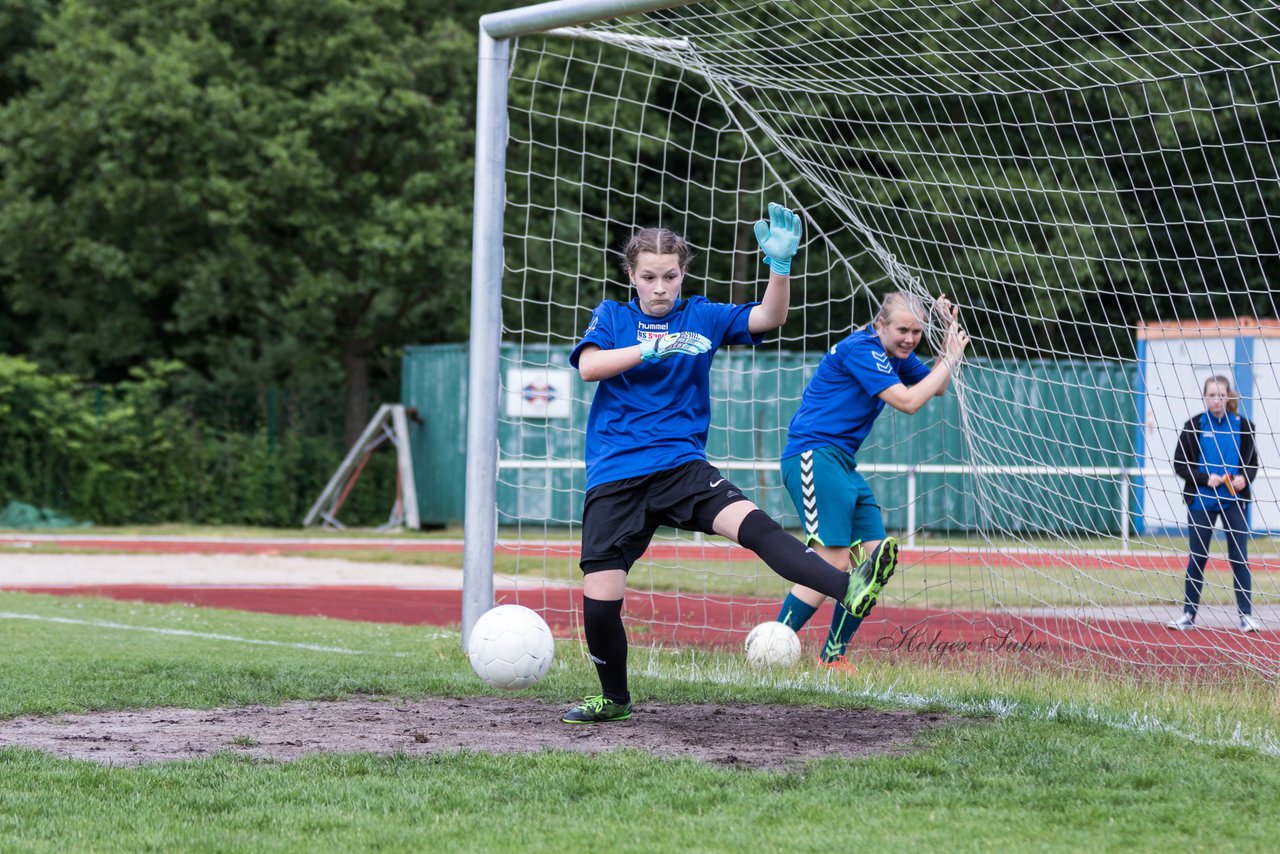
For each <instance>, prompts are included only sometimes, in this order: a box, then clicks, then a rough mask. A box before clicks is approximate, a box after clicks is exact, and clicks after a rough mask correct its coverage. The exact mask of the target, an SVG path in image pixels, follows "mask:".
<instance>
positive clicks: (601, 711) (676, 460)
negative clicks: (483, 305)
mask: <svg viewBox="0 0 1280 854" xmlns="http://www.w3.org/2000/svg"><path fill="white" fill-rule="evenodd" d="M755 235H756V240H757V242H758V243H759V244H760V248H761V250H762V251H763V252H764V255H765V259H764V260H765V263H767V264H768V265H769V271H770V272H769V283H768V285H767V286H766V288H765V291H764V294H763V295H762V298H761V300H760V302H758V303H745V304H741V305H735V304H727V303H717V302H712V301H710V300H708V299H707V298H706V297H702V296H690V297H682V293H681V291H682V287H683V285H684V281H685V276H686V274H687V273H688V270H689V260H690V258H691V255H692V253H691V250H690V248H689V244H688V243H687V242H686V241H685V240H684V238H682V237H681V236H680V235H678V234H676V233H674V232H672V231H670V230H668V229H664V228H646V229H642V230H640V231H639V232H637V233H636V234H635V235H634V236H633V237H632V238H631V240H630V242H629V243H628V244H627V246H626V248H625V250H624V252H623V255H624V260H625V267H624V269H625V272H626V275H627V278H628V279H629V280H630V282H631V284H632V285H633V286H634V287H635V291H636V296H635V298H633V299H632V300H631V301H630V302H626V303H620V302H614V301H605V302H603V303H601V304H600V305H599V306H598V307H597V308H596V310H595V311H594V312H593V313H592V315H591V322H590V323H589V325H588V326H587V329H586V331H585V332H584V333H583V336H582V340H581V341H580V342H579V343H578V345H577V346H576V347H575V348H574V349H573V352H572V353H571V354H570V355H569V362H570V364H572V365H573V366H574V367H575V368H577V369H578V372H579V373H580V374H581V376H582V378H583V379H584V380H586V381H587V382H593V383H598V385H597V387H596V393H595V397H594V398H593V399H592V401H591V411H590V413H589V415H588V416H587V436H586V440H587V441H586V465H587V484H586V486H587V491H586V498H585V501H584V504H583V510H582V556H581V559H580V561H579V566H580V567H581V569H582V572H583V585H582V588H583V600H582V603H583V604H582V625H583V632H584V634H585V636H586V641H587V651H588V653H589V654H590V656H591V660H592V661H593V662H594V663H595V665H596V672H597V675H598V676H599V679H600V687H601V693H600V694H598V695H595V696H589V697H587V698H586V699H585V700H584V701H583V702H582V703H580V704H579V705H577V706H574V707H573V708H571V709H569V710H568V711H566V712H565V713H564V715H563V716H562V717H561V720H562V721H564V722H565V723H570V724H586V723H604V722H611V721H624V720H627V719H629V718H630V717H631V713H632V703H631V693H630V690H629V687H628V683H627V634H626V630H625V628H624V626H623V622H622V605H623V597H624V595H625V593H626V586H627V572H628V571H629V570H630V569H631V566H632V565H633V564H634V563H635V561H637V560H638V559H639V558H640V556H641V555H643V554H644V551H645V549H646V548H648V545H649V541H650V539H651V538H652V537H653V534H654V532H655V531H656V530H657V528H658V527H659V526H660V525H668V526H670V527H673V528H679V529H682V530H692V531H700V532H702V533H706V534H713V533H714V534H719V535H720V536H723V537H727V538H729V539H730V540H733V541H734V542H736V543H739V544H740V545H742V546H744V547H746V548H748V549H751V550H752V551H754V552H755V553H756V554H757V555H759V556H760V558H761V559H762V560H763V561H764V562H765V563H766V564H767V565H768V566H769V567H770V568H771V569H773V570H774V571H775V572H777V573H778V574H779V575H781V576H783V577H784V578H786V579H788V580H790V581H793V582H796V583H801V584H804V585H806V586H807V587H811V588H814V589H816V590H821V591H822V592H823V594H824V595H827V596H833V597H835V599H836V600H837V601H843V602H845V603H846V604H847V605H848V606H849V607H850V608H860V607H867V606H866V604H865V603H866V601H867V598H868V596H870V597H871V598H874V593H873V592H871V591H873V590H878V587H876V585H875V579H874V578H863V577H861V576H859V575H858V574H856V573H855V574H854V576H850V575H847V574H845V573H843V572H841V571H839V570H838V569H836V568H835V567H833V566H831V565H830V564H828V563H827V562H825V561H824V560H822V559H821V558H820V557H818V555H816V554H814V553H813V552H812V551H811V550H808V549H806V548H805V547H804V545H803V544H802V543H801V542H800V541H799V540H797V539H796V538H795V537H793V536H791V535H790V534H788V533H787V532H786V531H785V530H784V529H783V528H782V527H781V526H780V525H778V523H777V522H775V521H773V519H771V518H770V517H769V516H768V515H766V514H765V513H764V512H762V511H761V510H760V509H759V508H757V507H756V506H755V504H754V503H752V502H751V501H750V500H749V499H748V498H747V497H746V496H745V495H743V494H742V490H740V489H739V488H738V487H737V486H736V485H734V484H733V483H732V482H731V481H730V480H729V479H728V478H726V477H725V476H724V475H723V474H721V473H720V471H719V470H718V469H716V468H715V467H714V466H712V465H711V464H710V463H709V462H707V458H706V443H707V430H708V427H709V425H710V422H711V385H710V375H711V360H712V358H713V357H714V356H715V353H716V350H717V349H718V348H719V347H721V346H723V345H725V344H746V345H758V344H760V343H761V342H762V341H763V340H764V333H765V332H768V331H770V330H772V329H777V328H778V327H779V326H781V325H782V324H783V322H784V321H785V320H786V318H787V311H788V307H789V303H790V286H791V259H792V258H793V257H794V256H795V254H796V252H797V250H798V249H799V245H800V235H801V220H800V217H799V216H797V215H796V214H795V213H794V212H792V211H790V210H788V209H787V208H784V207H783V206H781V205H777V204H771V205H769V220H768V221H767V222H766V221H761V222H757V223H756V226H755ZM886 559H887V558H886ZM851 577H852V578H853V581H851V580H850V579H851Z"/></svg>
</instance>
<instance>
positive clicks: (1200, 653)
mask: <svg viewBox="0 0 1280 854" xmlns="http://www.w3.org/2000/svg"><path fill="white" fill-rule="evenodd" d="M9 589H14V590H20V591H23V592H29V593H43V594H51V595H59V596H72V595H75V596H103V597H108V598H112V599H121V600H129V601H142V602H153V603H165V604H168V603H185V604H190V605H198V606H202V607H211V608H230V609H236V610H242V611H256V612H262V613H269V614H285V615H290V616H315V617H330V618H333V619H342V620H359V621H368V622H383V623H399V624H403V625H434V626H457V625H458V624H459V623H460V622H461V620H462V592H461V591H459V590H414V589H404V588H391V587H332V586H325V587H251V588H245V587H216V586H182V587H169V586H153V585H95V586H77V587H31V586H27V587H19V588H9ZM579 596H580V594H579V592H578V591H576V590H572V589H567V588H548V589H538V590H532V591H530V590H522V591H516V590H509V589H507V590H504V589H499V590H497V591H495V598H496V600H497V602H498V604H503V603H516V604H520V605H525V606H527V607H530V608H533V609H534V610H535V611H538V612H540V613H541V614H542V615H543V616H544V618H545V619H546V620H547V622H548V624H549V625H550V626H551V628H552V631H553V632H554V633H555V634H556V635H557V636H558V637H577V636H579V630H578V625H577V614H578V609H579V607H580V601H581V600H580V598H579ZM777 607H778V603H777V601H776V600H772V599H755V598H746V597H736V598H735V597H711V598H696V599H695V598H688V597H684V598H681V597H677V596H675V595H669V594H661V593H651V594H646V595H642V596H633V597H631V598H630V599H628V600H627V620H628V630H629V633H630V636H631V640H632V642H633V643H635V644H638V645H660V646H698V647H705V648H732V647H736V646H737V645H738V644H740V643H741V642H742V640H743V638H744V637H745V636H746V632H747V631H748V630H750V628H751V627H752V626H754V625H756V624H757V623H760V622H764V621H766V620H771V619H774V618H775V617H776V615H777ZM830 619H831V607H830V605H829V604H828V605H826V606H824V608H823V609H822V611H820V612H819V613H818V614H817V615H816V616H815V617H814V619H813V620H812V622H811V623H810V627H809V628H806V630H805V632H804V634H805V635H806V636H807V638H808V640H809V643H808V646H809V648H816V647H817V646H818V645H819V644H820V643H821V642H822V640H823V637H824V636H825V630H826V626H828V625H829V624H830ZM1274 635H1275V633H1274V632H1265V633H1259V634H1257V635H1252V636H1250V635H1244V634H1242V633H1240V632H1232V631H1226V630H1214V629H1201V630H1199V631H1197V632H1194V633H1175V632H1170V631H1169V630H1168V629H1166V628H1164V626H1163V625H1161V624H1159V623H1149V622H1140V621H1123V620H1091V621H1088V622H1084V621H1080V620H1075V619H1067V618H1059V617H1023V616H1018V615H1006V614H993V613H987V612H978V611H975V612H957V611H943V610H937V609H926V608H904V607H898V606H893V605H888V606H883V607H881V608H878V609H877V610H876V611H875V612H874V614H873V615H872V616H871V617H870V618H869V619H868V620H867V621H866V623H865V624H864V626H863V628H862V629H861V630H860V631H859V632H858V634H857V635H856V636H855V646H856V647H858V648H861V649H863V650H866V651H869V652H870V651H876V652H879V653H881V654H885V655H890V656H900V657H908V658H944V657H964V656H972V655H985V656H1000V657H1010V656H1025V655H1046V656H1049V657H1054V658H1062V657H1076V656H1079V655H1081V654H1082V652H1084V651H1093V652H1094V653H1098V654H1101V655H1102V656H1104V657H1107V658H1114V659H1117V660H1119V661H1123V662H1128V663H1139V664H1141V663H1153V664H1187V665H1195V666H1204V665H1219V664H1221V665H1228V664H1233V663H1238V662H1239V661H1240V660H1241V659H1242V657H1254V658H1256V657H1259V656H1261V657H1264V658H1269V659H1272V660H1275V659H1276V657H1277V648H1278V647H1277V643H1276V639H1275V637H1274Z"/></svg>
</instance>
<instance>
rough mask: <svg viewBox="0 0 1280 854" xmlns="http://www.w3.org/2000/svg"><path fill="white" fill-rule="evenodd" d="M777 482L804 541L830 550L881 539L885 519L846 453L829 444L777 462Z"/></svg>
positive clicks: (868, 487) (854, 463)
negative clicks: (796, 516) (794, 512)
mask: <svg viewBox="0 0 1280 854" xmlns="http://www.w3.org/2000/svg"><path fill="white" fill-rule="evenodd" d="M782 483H783V485H784V486H786V488H787V492H788V493H789V494H790V495H791V501H792V502H793V503H794V504H795V505H796V510H797V511H798V512H799V513H800V519H801V521H802V522H803V523H804V542H805V545H807V546H811V545H813V544H815V543H816V544H818V545H820V546H828V547H830V548H849V547H850V546H852V545H853V544H854V543H862V542H866V541H868V540H883V539H884V536H885V532H884V519H883V518H882V517H881V515H880V504H879V503H878V502H877V501H876V497H875V495H873V494H872V492H871V487H870V486H868V485H867V482H866V480H864V479H863V477H862V475H860V474H858V464H857V462H856V461H855V460H854V459H853V457H851V456H850V455H849V454H846V453H845V452H844V451H842V450H840V449H839V448H834V447H831V446H830V445H828V446H826V447H823V448H817V449H816V450H812V451H804V452H802V453H799V454H796V455H795V456H792V457H785V458H783V460H782Z"/></svg>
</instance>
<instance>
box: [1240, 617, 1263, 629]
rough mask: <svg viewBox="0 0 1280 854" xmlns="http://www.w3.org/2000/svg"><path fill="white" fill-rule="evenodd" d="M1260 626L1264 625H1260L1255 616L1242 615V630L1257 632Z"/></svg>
mask: <svg viewBox="0 0 1280 854" xmlns="http://www.w3.org/2000/svg"><path fill="white" fill-rule="evenodd" d="M1260 628H1262V626H1259V625H1258V624H1257V622H1256V621H1255V620H1254V619H1253V617H1251V616H1249V615H1248V614H1241V615H1240V631H1242V632H1256V631H1257V630H1258V629H1260Z"/></svg>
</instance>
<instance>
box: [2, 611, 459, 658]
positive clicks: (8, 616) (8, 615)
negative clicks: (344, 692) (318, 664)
mask: <svg viewBox="0 0 1280 854" xmlns="http://www.w3.org/2000/svg"><path fill="white" fill-rule="evenodd" d="M0 620H38V621H40V622H45V623H61V624H63V625H71V626H89V627H91V628H95V629H119V630H121V631H128V632H151V633H153V634H157V635H175V636H178V637H188V638H202V639H204V640H219V641H230V642H232V643H249V644H256V645H258V646H283V647H289V648H291V649H305V650H309V651H311V652H333V653H337V654H339V655H377V653H371V652H369V651H368V650H362V649H347V648H345V647H341V646H320V645H319V644H313V643H291V642H289V641H273V640H262V639H261V638H242V637H237V636H236V635H219V634H214V633H212V632H193V631H189V630H187V629H162V628H157V627H155V626H134V625H130V624H128V623H112V622H108V621H106V620H73V619H71V618H70V617H46V616H44V615H43V614H15V613H13V612H10V611H0ZM444 637H449V634H448V633H444V634H432V635H427V638H428V639H430V640H435V639H438V638H444ZM391 655H393V656H395V657H398V658H404V657H407V656H411V655H413V653H411V652H393V653H391Z"/></svg>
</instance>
